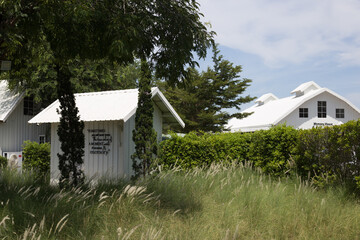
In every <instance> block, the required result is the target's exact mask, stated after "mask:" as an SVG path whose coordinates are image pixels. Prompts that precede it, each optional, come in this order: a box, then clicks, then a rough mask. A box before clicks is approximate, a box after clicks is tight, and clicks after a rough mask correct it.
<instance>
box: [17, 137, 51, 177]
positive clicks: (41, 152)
mask: <svg viewBox="0 0 360 240" xmlns="http://www.w3.org/2000/svg"><path fill="white" fill-rule="evenodd" d="M22 148H23V150H22V152H23V169H25V170H32V171H34V172H35V173H36V174H38V175H44V174H49V173H50V144H49V143H41V144H39V143H37V142H31V141H25V142H24V144H23V146H22Z"/></svg>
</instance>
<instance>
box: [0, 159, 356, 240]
mask: <svg viewBox="0 0 360 240" xmlns="http://www.w3.org/2000/svg"><path fill="white" fill-rule="evenodd" d="M0 174H1V175H0V239H359V238H360V205H359V203H358V202H357V200H356V199H355V198H354V197H351V196H349V195H347V194H346V192H345V190H343V189H341V188H339V189H329V190H327V191H319V190H316V189H314V188H313V187H312V186H311V185H310V184H309V183H308V182H306V181H300V180H299V179H293V180H290V179H282V180H274V179H271V178H269V177H268V176H265V175H262V174H260V173H259V172H256V171H253V170H251V169H250V168H248V167H244V166H221V165H217V166H213V167H211V168H210V169H208V170H203V169H196V170H193V171H189V172H185V173H184V172H180V171H178V170H176V169H174V170H172V171H167V172H162V173H160V174H159V175H157V176H156V177H152V178H150V177H149V178H147V179H146V180H143V181H140V182H137V183H136V184H130V182H126V181H122V182H121V181H119V182H117V183H109V182H103V183H100V184H99V185H97V186H96V187H93V188H86V187H83V188H78V189H72V190H67V191H65V190H62V191H60V190H59V189H57V188H52V187H50V186H48V185H47V184H46V183H44V181H41V180H38V181H35V180H34V179H33V178H32V177H31V175H29V174H23V175H22V176H19V175H17V174H15V173H11V172H9V171H2V172H1V173H0Z"/></svg>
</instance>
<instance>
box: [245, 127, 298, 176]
mask: <svg viewBox="0 0 360 240" xmlns="http://www.w3.org/2000/svg"><path fill="white" fill-rule="evenodd" d="M297 135H298V132H297V130H296V129H294V128H293V127H290V126H285V125H279V126H275V127H272V128H270V129H269V130H261V131H256V132H254V133H253V134H251V135H250V136H251V137H250V145H249V153H248V159H249V160H250V161H251V162H253V163H254V166H255V167H259V168H261V169H262V170H263V172H265V173H269V174H272V175H275V176H283V175H285V174H286V173H289V172H290V171H291V166H292V165H291V161H292V159H291V156H293V155H294V154H295V148H296V143H297Z"/></svg>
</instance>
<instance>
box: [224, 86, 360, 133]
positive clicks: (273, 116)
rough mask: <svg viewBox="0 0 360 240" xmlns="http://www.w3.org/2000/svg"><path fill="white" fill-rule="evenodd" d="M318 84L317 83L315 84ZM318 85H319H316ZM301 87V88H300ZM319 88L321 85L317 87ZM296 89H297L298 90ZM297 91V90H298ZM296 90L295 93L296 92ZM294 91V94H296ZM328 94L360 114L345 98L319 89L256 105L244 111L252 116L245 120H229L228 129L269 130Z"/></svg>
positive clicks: (244, 130)
mask: <svg viewBox="0 0 360 240" xmlns="http://www.w3.org/2000/svg"><path fill="white" fill-rule="evenodd" d="M311 83H313V82H311ZM315 84H316V83H315ZM316 85H317V84H316ZM300 86H302V87H304V86H305V87H304V88H301V89H300V90H303V89H307V86H310V85H308V84H307V83H305V84H302V85H300ZM300 86H299V87H300ZM317 86H319V85H317ZM299 87H298V88H299ZM298 88H296V89H298ZM296 89H295V90H296ZM295 90H294V91H295ZM294 91H293V92H294ZM323 92H328V93H330V94H332V95H334V96H336V97H337V98H339V99H341V100H343V101H344V102H346V103H347V104H348V105H349V106H350V107H352V108H353V109H354V110H355V111H357V112H359V113H360V110H359V109H358V108H357V107H356V106H355V105H353V104H352V103H351V102H349V101H348V100H347V99H345V98H344V97H342V96H340V95H338V94H337V93H335V92H333V91H331V90H329V89H327V88H319V89H316V90H311V91H309V92H308V93H306V94H304V95H301V96H290V97H286V98H281V99H277V100H273V101H270V102H268V103H266V104H263V105H259V104H255V105H253V106H251V107H250V108H248V109H246V110H244V111H242V112H243V113H251V112H252V114H251V115H250V116H248V117H246V118H243V119H237V118H232V119H230V120H229V122H228V124H227V125H226V128H228V129H230V130H231V131H238V130H241V131H243V132H248V131H255V130H260V129H268V128H270V127H271V126H273V125H276V124H278V123H279V122H280V121H281V120H282V119H284V118H285V117H286V116H288V115H289V114H290V113H291V112H293V111H294V110H295V109H297V108H298V107H299V106H300V105H301V104H303V103H304V102H306V101H308V100H309V99H311V98H313V97H315V96H317V95H319V94H321V93H323Z"/></svg>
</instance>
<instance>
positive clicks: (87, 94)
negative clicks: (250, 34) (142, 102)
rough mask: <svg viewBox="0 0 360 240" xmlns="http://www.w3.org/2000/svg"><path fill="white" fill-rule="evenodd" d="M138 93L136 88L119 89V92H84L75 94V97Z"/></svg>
mask: <svg viewBox="0 0 360 240" xmlns="http://www.w3.org/2000/svg"><path fill="white" fill-rule="evenodd" d="M135 91H138V88H133V89H119V90H108V91H99V92H84V93H75V94H74V95H75V96H83V95H86V96H91V95H103V94H115V93H120V92H122V93H126V92H135Z"/></svg>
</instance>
